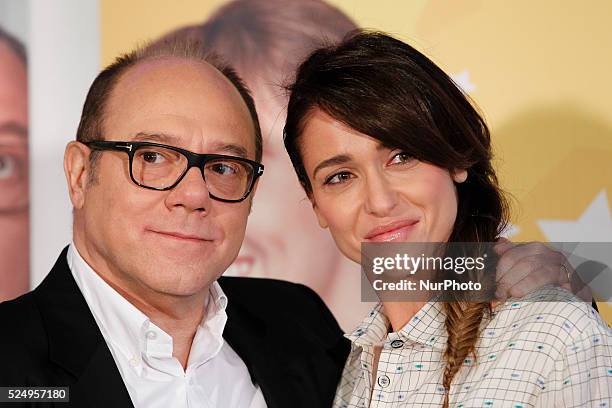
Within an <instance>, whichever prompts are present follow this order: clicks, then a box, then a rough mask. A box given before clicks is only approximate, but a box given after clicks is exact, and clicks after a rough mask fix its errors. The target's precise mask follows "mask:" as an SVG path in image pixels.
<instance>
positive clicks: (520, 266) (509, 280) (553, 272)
mask: <svg viewBox="0 0 612 408" xmlns="http://www.w3.org/2000/svg"><path fill="white" fill-rule="evenodd" d="M559 269H560V266H559V263H557V257H556V256H554V254H552V253H547V254H536V255H531V256H527V257H525V258H522V259H521V260H519V261H518V262H517V263H516V264H515V265H514V266H513V267H512V268H511V269H510V270H509V271H507V273H505V274H504V275H502V276H501V277H500V279H499V280H498V283H497V289H496V295H497V296H498V297H499V298H504V297H506V296H508V294H509V293H510V289H511V288H512V287H513V286H515V285H516V284H517V283H518V282H520V281H522V280H523V279H524V278H525V277H527V276H529V275H539V276H538V282H542V283H541V285H540V286H544V285H546V284H553V285H559ZM538 288H539V286H536V287H533V288H531V290H535V289H538Z"/></svg>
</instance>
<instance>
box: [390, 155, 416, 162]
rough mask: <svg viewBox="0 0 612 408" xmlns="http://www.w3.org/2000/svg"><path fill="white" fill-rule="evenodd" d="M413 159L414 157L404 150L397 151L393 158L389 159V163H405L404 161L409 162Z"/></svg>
mask: <svg viewBox="0 0 612 408" xmlns="http://www.w3.org/2000/svg"><path fill="white" fill-rule="evenodd" d="M414 160H415V158H414V157H413V156H411V155H410V154H408V153H406V152H399V153H397V154H396V155H394V156H393V158H392V159H391V164H405V163H411V162H413V161H414Z"/></svg>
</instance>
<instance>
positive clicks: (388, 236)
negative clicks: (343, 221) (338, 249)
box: [364, 220, 419, 242]
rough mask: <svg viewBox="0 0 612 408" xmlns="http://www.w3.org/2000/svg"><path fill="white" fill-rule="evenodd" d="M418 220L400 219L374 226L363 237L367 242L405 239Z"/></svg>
mask: <svg viewBox="0 0 612 408" xmlns="http://www.w3.org/2000/svg"><path fill="white" fill-rule="evenodd" d="M418 222H419V220H402V221H396V222H392V223H389V224H386V225H383V226H380V227H376V228H374V229H373V230H371V231H370V232H369V233H368V234H367V235H366V236H365V238H364V239H365V240H366V241H368V242H392V241H407V240H408V236H409V235H410V232H411V231H412V230H413V229H414V227H415V225H416V224H418Z"/></svg>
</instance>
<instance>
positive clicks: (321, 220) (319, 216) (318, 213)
mask: <svg viewBox="0 0 612 408" xmlns="http://www.w3.org/2000/svg"><path fill="white" fill-rule="evenodd" d="M308 199H309V200H310V204H312V210H313V211H314V212H315V215H316V216H317V221H318V222H319V226H320V227H321V228H327V227H328V225H329V224H328V223H327V219H326V218H325V216H324V215H323V214H321V210H320V209H319V207H318V206H317V203H316V201H315V200H314V197H313V196H312V193H308Z"/></svg>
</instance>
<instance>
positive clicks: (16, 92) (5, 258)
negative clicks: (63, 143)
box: [0, 27, 30, 302]
mask: <svg viewBox="0 0 612 408" xmlns="http://www.w3.org/2000/svg"><path fill="white" fill-rule="evenodd" d="M28 190H29V189H28V76H27V69H26V54H25V49H24V47H23V44H21V43H20V42H19V40H17V39H16V38H15V37H13V36H12V35H10V34H9V33H7V32H6V31H4V30H3V29H2V27H0V302H1V301H3V300H8V299H13V298H15V297H17V296H19V295H21V294H22V293H25V292H26V291H27V290H28V284H29V279H28V278H29V276H28V269H29V263H28V252H29V251H28V248H29V245H28V242H29V222H30V217H29V213H28V204H29V193H28Z"/></svg>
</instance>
